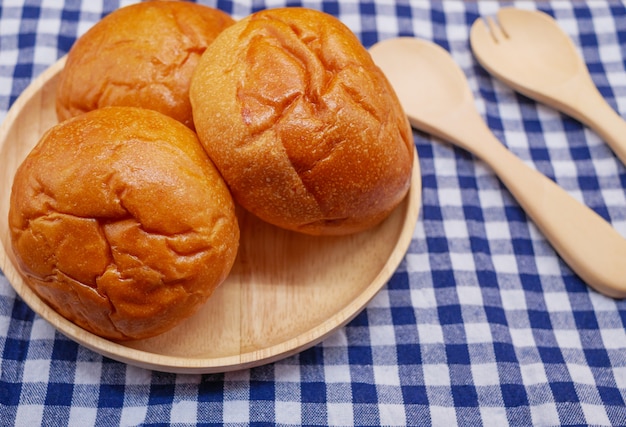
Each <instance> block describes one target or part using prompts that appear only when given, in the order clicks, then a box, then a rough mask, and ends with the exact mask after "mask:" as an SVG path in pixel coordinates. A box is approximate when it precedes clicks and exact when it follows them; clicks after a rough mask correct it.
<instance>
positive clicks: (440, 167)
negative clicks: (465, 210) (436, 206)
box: [433, 146, 461, 206]
mask: <svg viewBox="0 0 626 427" xmlns="http://www.w3.org/2000/svg"><path fill="white" fill-rule="evenodd" d="M435 148H436V149H437V148H438V149H442V148H441V147H439V146H436V147H435ZM433 163H434V167H435V171H436V172H437V175H438V176H442V177H443V176H454V177H456V160H455V159H454V157H451V156H450V154H449V153H448V156H446V157H444V156H435V157H434V158H433ZM444 190H445V189H444V188H442V187H438V188H437V192H438V193H439V198H440V200H441V205H442V206H443V205H446V204H447V203H444V201H445V200H446V197H445V195H444V194H445V193H442V191H444ZM454 191H455V193H456V194H455V196H454V198H455V199H458V200H460V194H461V193H460V192H459V189H458V188H455V189H454ZM450 197H452V195H450Z"/></svg>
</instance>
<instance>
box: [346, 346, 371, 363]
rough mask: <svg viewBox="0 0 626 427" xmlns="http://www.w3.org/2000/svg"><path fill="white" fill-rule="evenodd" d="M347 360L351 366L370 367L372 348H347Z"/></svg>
mask: <svg viewBox="0 0 626 427" xmlns="http://www.w3.org/2000/svg"><path fill="white" fill-rule="evenodd" d="M348 360H349V361H350V364H353V365H371V364H372V348H371V347H365V346H356V345H353V346H350V347H348Z"/></svg>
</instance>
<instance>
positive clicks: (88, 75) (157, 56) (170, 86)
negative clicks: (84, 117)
mask: <svg viewBox="0 0 626 427" xmlns="http://www.w3.org/2000/svg"><path fill="white" fill-rule="evenodd" d="M234 22H235V21H234V20H233V19H232V18H231V17H230V16H229V15H228V14H226V13H225V12H222V11H220V10H218V9H214V8H211V7H208V6H202V5H198V4H194V3H189V2H184V1H151V2H144V3H138V4H134V5H131V6H126V7H123V8H120V9H117V10H115V11H114V12H112V13H110V14H109V15H107V16H106V17H104V18H103V19H102V20H100V21H98V22H97V23H96V24H95V25H94V26H93V27H92V28H91V29H89V30H88V31H87V32H86V33H85V34H84V35H82V36H81V37H80V38H79V39H78V40H77V41H76V43H75V44H74V45H73V46H72V48H71V49H70V51H69V53H68V55H67V62H66V64H65V67H64V69H63V70H62V72H61V73H60V77H59V84H58V87H57V101H56V112H57V116H58V118H59V120H60V121H62V120H65V119H68V118H70V117H74V116H76V115H78V114H81V113H84V112H87V111H91V110H95V109H96V108H101V107H105V106H130V107H142V108H149V109H153V110H156V111H159V112H161V113H163V114H166V115H168V116H170V117H173V118H174V119H176V120H178V121H180V122H182V123H183V124H185V125H186V126H188V127H190V128H191V129H192V130H193V128H194V126H193V117H192V113H191V105H190V103H189V95H188V92H189V82H190V80H191V75H192V73H193V70H194V68H195V66H196V64H197V62H198V59H199V58H200V56H201V55H202V53H203V52H204V50H205V49H206V47H207V46H208V45H209V44H210V43H211V42H212V41H213V39H214V38H215V37H216V36H217V35H218V34H219V33H220V32H221V31H222V30H223V29H224V28H227V27H228V26H230V25H232V24H233V23H234Z"/></svg>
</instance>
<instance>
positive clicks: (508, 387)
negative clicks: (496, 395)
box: [500, 384, 528, 408]
mask: <svg viewBox="0 0 626 427" xmlns="http://www.w3.org/2000/svg"><path fill="white" fill-rule="evenodd" d="M500 390H501V391H502V400H503V401H504V406H506V407H507V408H515V407H518V406H526V405H528V393H527V391H526V388H525V387H524V386H523V385H521V384H502V385H501V386H500Z"/></svg>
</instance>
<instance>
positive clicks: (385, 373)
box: [373, 365, 400, 387]
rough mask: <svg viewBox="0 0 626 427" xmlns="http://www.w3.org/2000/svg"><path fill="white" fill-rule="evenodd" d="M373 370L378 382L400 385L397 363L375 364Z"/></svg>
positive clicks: (375, 380)
mask: <svg viewBox="0 0 626 427" xmlns="http://www.w3.org/2000/svg"><path fill="white" fill-rule="evenodd" d="M373 370H374V382H375V383H376V384H381V385H391V386H396V387H399V386H400V374H399V373H398V367H397V366H396V365H374V366H373Z"/></svg>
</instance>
